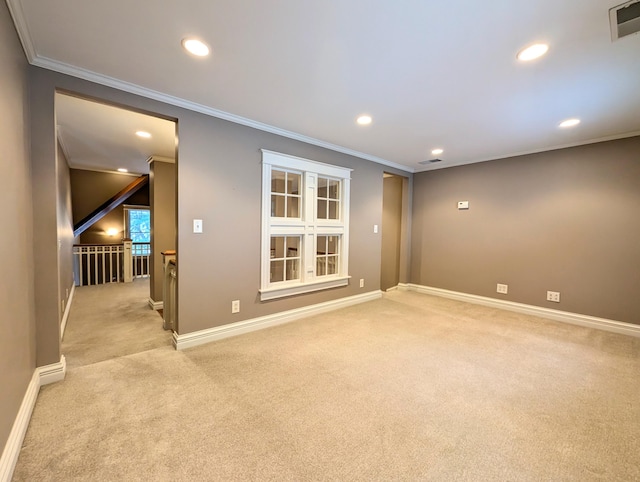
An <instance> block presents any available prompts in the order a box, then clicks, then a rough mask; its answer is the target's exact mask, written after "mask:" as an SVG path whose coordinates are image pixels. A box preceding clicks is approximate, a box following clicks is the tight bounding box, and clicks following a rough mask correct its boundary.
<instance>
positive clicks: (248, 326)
mask: <svg viewBox="0 0 640 482" xmlns="http://www.w3.org/2000/svg"><path fill="white" fill-rule="evenodd" d="M381 297H382V291H380V290H377V291H370V292H368V293H363V294H360V295H355V296H348V297H346V298H340V299H337V300H332V301H326V302H324V303H318V304H315V305H309V306H304V307H302V308H297V309H294V310H289V311H282V312H280V313H273V314H271V315H266V316H261V317H259V318H252V319H249V320H244V321H238V322H236V323H229V324H227V325H221V326H216V327H214V328H208V329H206V330H200V331H194V332H192V333H186V334H184V335H178V334H177V333H175V332H174V334H173V346H174V347H175V348H176V350H184V349H185V348H191V347H194V346H199V345H204V344H206V343H211V342H212V341H216V340H222V339H224V338H229V337H231V336H237V335H242V334H245V333H250V332H252V331H257V330H262V329H264V328H269V327H271V326H277V325H282V324H284V323H289V322H291V321H295V320H299V319H301V318H307V317H309V316H313V315H318V314H320V313H326V312H328V311H334V310H338V309H340V308H346V307H348V306H352V305H357V304H359V303H366V302H367V301H373V300H377V299H379V298H381Z"/></svg>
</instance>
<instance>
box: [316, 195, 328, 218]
mask: <svg viewBox="0 0 640 482" xmlns="http://www.w3.org/2000/svg"><path fill="white" fill-rule="evenodd" d="M318 219H327V201H325V200H324V199H318Z"/></svg>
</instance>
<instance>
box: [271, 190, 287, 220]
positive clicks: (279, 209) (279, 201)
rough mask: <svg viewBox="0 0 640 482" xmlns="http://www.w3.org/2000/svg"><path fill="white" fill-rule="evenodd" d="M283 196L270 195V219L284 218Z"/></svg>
mask: <svg viewBox="0 0 640 482" xmlns="http://www.w3.org/2000/svg"><path fill="white" fill-rule="evenodd" d="M284 200H285V197H284V196H278V195H277V194H272V195H271V217H274V218H284Z"/></svg>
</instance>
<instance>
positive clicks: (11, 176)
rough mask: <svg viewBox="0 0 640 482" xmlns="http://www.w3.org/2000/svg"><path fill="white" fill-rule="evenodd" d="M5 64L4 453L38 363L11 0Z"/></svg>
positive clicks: (0, 99) (0, 91)
mask: <svg viewBox="0 0 640 482" xmlns="http://www.w3.org/2000/svg"><path fill="white" fill-rule="evenodd" d="M0 65H1V66H2V67H1V68H0V112H2V116H0V139H1V142H2V155H1V156H0V170H1V171H2V181H3V182H2V189H0V203H1V204H2V206H4V207H5V208H4V209H0V226H2V236H1V237H0V240H1V241H0V242H1V243H2V244H1V245H0V246H1V247H2V255H3V256H2V273H3V281H2V288H0V306H2V316H1V317H0V333H2V336H0V387H2V388H1V392H2V393H1V395H0V453H2V451H3V449H4V447H5V444H6V442H7V439H8V437H9V433H10V431H11V427H12V426H13V422H14V420H15V418H16V415H17V414H18V410H19V408H20V404H21V403H22V399H23V397H24V395H25V392H26V389H27V386H28V384H29V381H30V380H31V377H32V375H33V372H34V370H35V367H36V352H35V348H36V347H35V312H34V301H33V300H34V298H33V297H34V294H33V266H34V264H33V244H32V243H33V224H32V219H33V218H32V216H33V214H32V204H31V173H30V166H29V134H28V132H29V125H28V115H29V111H28V92H27V85H28V83H27V62H26V59H25V57H24V53H23V52H22V47H21V46H20V42H19V41H18V37H17V35H16V32H15V29H14V27H13V22H12V21H11V18H10V15H9V12H8V10H7V6H6V4H5V2H0ZM54 205H55V203H54ZM56 276H57V274H56ZM56 295H57V293H56Z"/></svg>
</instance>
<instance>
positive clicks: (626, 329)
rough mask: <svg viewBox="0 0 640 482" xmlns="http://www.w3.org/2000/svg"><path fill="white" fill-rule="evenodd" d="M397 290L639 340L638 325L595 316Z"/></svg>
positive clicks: (405, 286)
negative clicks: (536, 317)
mask: <svg viewBox="0 0 640 482" xmlns="http://www.w3.org/2000/svg"><path fill="white" fill-rule="evenodd" d="M399 288H400V289H401V290H405V291H415V292H417V293H423V294H427V295H433V296H440V297H442V298H450V299H453V300H458V301H465V302H467V303H473V304H476V305H484V306H490V307H493V308H500V309H503V310H508V311H514V312H516V313H524V314H527V315H533V316H539V317H541V318H547V319H549V320H554V321H560V322H563V323H570V324H572V325H579V326H586V327H587V328H596V329H598V330H604V331H610V332H612V333H620V334H623V335H630V336H635V337H639V338H640V325H634V324H633V323H625V322H623V321H615V320H608V319H606V318H597V317H595V316H589V315H581V314H579V313H571V312H569V311H560V310H553V309H550V308H543V307H541V306H534V305H526V304H524V303H516V302H514V301H505V300H497V299H494V298H487V297H485V296H478V295H470V294H467V293H460V292H458V291H449V290H444V289H441V288H432V287H430V286H422V285H416V284H412V283H402V284H400V285H399Z"/></svg>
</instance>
